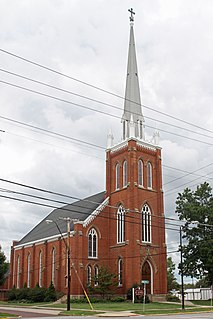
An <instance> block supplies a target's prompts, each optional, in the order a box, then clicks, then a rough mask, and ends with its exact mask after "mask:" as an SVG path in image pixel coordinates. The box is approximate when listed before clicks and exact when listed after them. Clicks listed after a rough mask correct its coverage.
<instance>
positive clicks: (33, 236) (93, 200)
mask: <svg viewBox="0 0 213 319" xmlns="http://www.w3.org/2000/svg"><path fill="white" fill-rule="evenodd" d="M104 199H105V192H101V193H98V194H95V195H92V196H90V197H87V198H85V199H83V200H79V201H77V202H74V203H72V204H68V205H66V206H63V207H61V208H57V209H54V210H53V211H52V212H51V213H50V214H49V215H48V216H46V217H45V218H44V219H43V220H42V221H41V222H40V223H39V224H38V225H36V226H35V227H34V228H33V229H32V230H31V231H30V232H29V233H28V234H27V235H25V236H24V237H23V238H22V239H21V240H20V241H19V242H18V243H17V245H23V244H27V243H30V242H34V241H38V240H41V239H42V238H47V237H51V236H54V235H57V234H59V231H58V229H57V227H56V225H55V224H54V223H51V224H47V222H46V220H47V219H50V220H55V221H57V224H58V226H59V228H60V230H61V232H62V234H63V233H66V232H67V224H66V222H65V221H64V220H58V218H59V217H70V218H76V219H79V220H80V221H84V220H85V219H86V218H87V217H88V216H89V215H90V214H91V213H92V212H93V211H94V210H95V209H96V208H97V207H98V206H99V205H100V204H101V203H102V202H103V201H104ZM71 230H73V224H72V223H71Z"/></svg>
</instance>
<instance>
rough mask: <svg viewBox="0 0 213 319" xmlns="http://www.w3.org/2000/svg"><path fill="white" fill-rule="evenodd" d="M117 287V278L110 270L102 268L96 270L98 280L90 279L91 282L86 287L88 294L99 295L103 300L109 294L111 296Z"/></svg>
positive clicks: (95, 278) (94, 277)
mask: <svg viewBox="0 0 213 319" xmlns="http://www.w3.org/2000/svg"><path fill="white" fill-rule="evenodd" d="M117 286H118V281H117V276H116V275H115V274H114V273H112V272H110V270H109V269H108V268H107V267H105V266H102V267H100V268H99V270H98V278H97V277H96V276H93V277H92V282H91V284H90V285H89V286H88V290H89V291H90V293H93V294H98V295H101V296H102V298H103V299H104V298H105V297H106V296H108V295H109V294H112V292H113V290H114V289H115V287H117Z"/></svg>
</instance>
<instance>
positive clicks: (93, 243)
mask: <svg viewBox="0 0 213 319" xmlns="http://www.w3.org/2000/svg"><path fill="white" fill-rule="evenodd" d="M88 256H89V257H92V258H96V257H98V236H97V232H96V230H95V229H94V228H92V229H90V231H89V234H88Z"/></svg>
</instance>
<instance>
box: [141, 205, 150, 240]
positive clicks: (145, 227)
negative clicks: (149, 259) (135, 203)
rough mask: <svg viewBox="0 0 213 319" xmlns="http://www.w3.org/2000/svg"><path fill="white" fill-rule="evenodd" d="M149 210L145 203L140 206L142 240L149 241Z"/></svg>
mask: <svg viewBox="0 0 213 319" xmlns="http://www.w3.org/2000/svg"><path fill="white" fill-rule="evenodd" d="M151 240H152V239H151V210H150V208H149V206H148V205H147V204H145V205H144V206H143V208H142V241H143V242H145V243H151Z"/></svg>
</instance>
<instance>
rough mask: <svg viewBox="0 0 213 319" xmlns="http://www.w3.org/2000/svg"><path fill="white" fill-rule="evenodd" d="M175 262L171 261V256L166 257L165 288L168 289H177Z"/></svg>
mask: <svg viewBox="0 0 213 319" xmlns="http://www.w3.org/2000/svg"><path fill="white" fill-rule="evenodd" d="M174 272H175V264H174V263H173V261H172V258H171V257H168V258H167V288H168V291H171V290H173V289H179V283H178V282H177V279H176V278H175V274H174Z"/></svg>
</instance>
